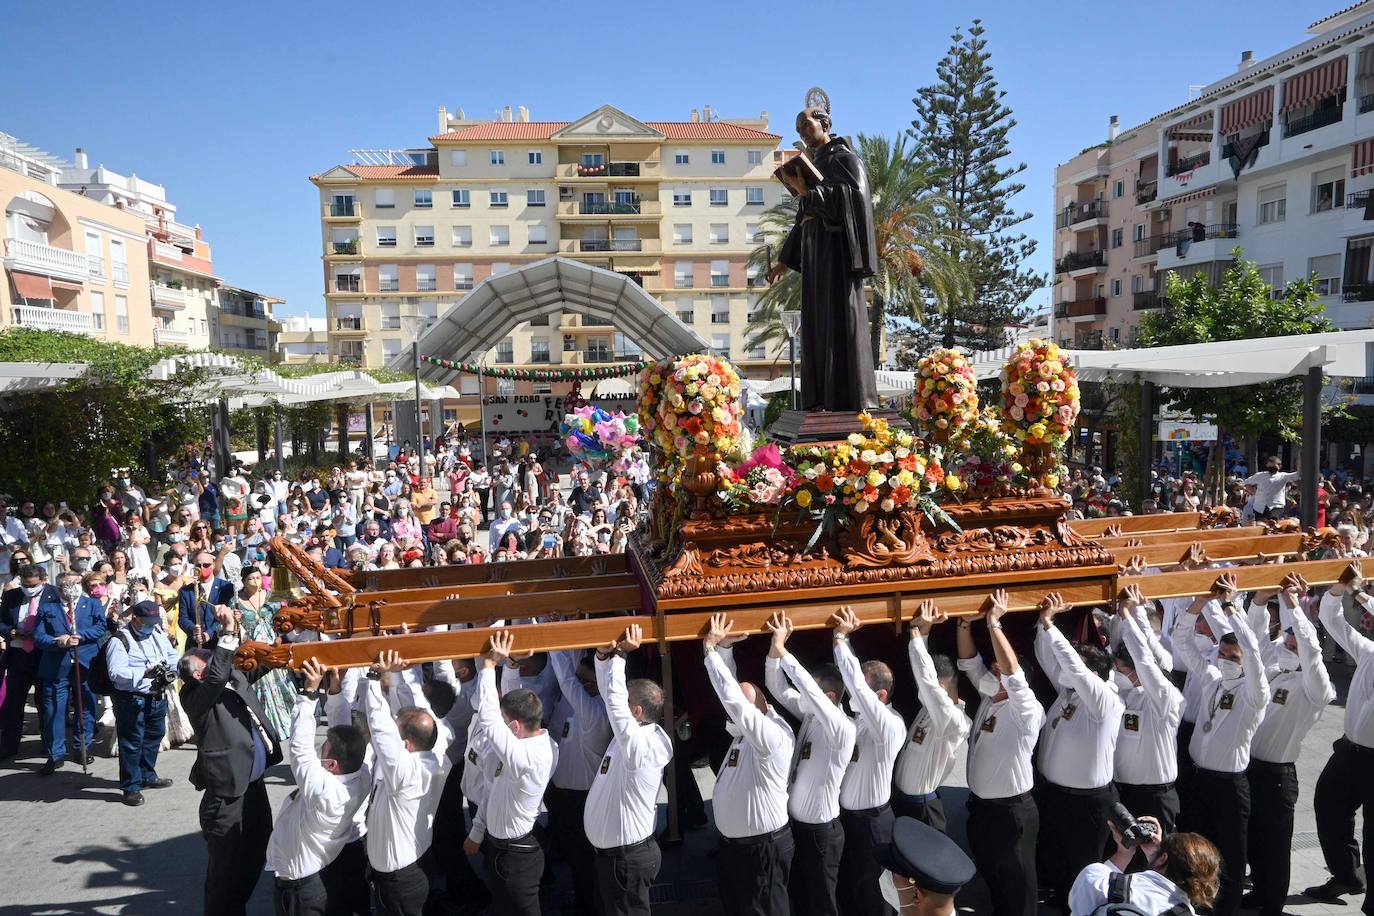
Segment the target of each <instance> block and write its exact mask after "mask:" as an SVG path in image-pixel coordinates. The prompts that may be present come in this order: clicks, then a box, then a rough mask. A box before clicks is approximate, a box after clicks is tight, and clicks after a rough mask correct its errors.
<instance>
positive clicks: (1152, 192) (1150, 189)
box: [1135, 179, 1159, 206]
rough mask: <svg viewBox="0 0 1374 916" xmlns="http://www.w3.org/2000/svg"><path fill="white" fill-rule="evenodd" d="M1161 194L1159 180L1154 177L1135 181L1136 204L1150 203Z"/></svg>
mask: <svg viewBox="0 0 1374 916" xmlns="http://www.w3.org/2000/svg"><path fill="white" fill-rule="evenodd" d="M1158 196H1159V182H1158V181H1155V180H1154V179H1150V180H1149V181H1137V182H1136V183H1135V202H1136V206H1141V205H1144V204H1148V203H1150V202H1151V201H1152V200H1154V199H1155V198H1156V197H1158Z"/></svg>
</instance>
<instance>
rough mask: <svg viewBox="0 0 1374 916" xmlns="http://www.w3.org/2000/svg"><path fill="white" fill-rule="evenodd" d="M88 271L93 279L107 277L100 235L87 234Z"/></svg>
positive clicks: (97, 233)
mask: <svg viewBox="0 0 1374 916" xmlns="http://www.w3.org/2000/svg"><path fill="white" fill-rule="evenodd" d="M86 270H87V271H89V272H90V275H91V276H92V277H103V276H105V254H104V252H102V251H101V247H100V233H99V232H87V233H86Z"/></svg>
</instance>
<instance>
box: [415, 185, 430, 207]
mask: <svg viewBox="0 0 1374 916" xmlns="http://www.w3.org/2000/svg"><path fill="white" fill-rule="evenodd" d="M433 208H434V192H433V191H431V190H428V189H425V190H423V191H416V192H415V209H417V210H432V209H433Z"/></svg>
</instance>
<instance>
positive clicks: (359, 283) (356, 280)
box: [334, 268, 363, 293]
mask: <svg viewBox="0 0 1374 916" xmlns="http://www.w3.org/2000/svg"><path fill="white" fill-rule="evenodd" d="M360 271H361V269H360V268H355V269H353V270H350V271H347V272H344V273H336V274H335V275H334V292H336V293H360V292H362V291H363V276H362V273H361V272H360Z"/></svg>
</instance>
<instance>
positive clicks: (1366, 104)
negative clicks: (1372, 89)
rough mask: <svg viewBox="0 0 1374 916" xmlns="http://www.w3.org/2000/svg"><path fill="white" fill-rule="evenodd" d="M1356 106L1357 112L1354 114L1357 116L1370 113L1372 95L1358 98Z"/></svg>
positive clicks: (1372, 107)
mask: <svg viewBox="0 0 1374 916" xmlns="http://www.w3.org/2000/svg"><path fill="white" fill-rule="evenodd" d="M1358 105H1359V111H1358V112H1356V113H1357V114H1367V113H1369V112H1371V111H1374V93H1370V94H1369V95H1362V96H1360V100H1359V102H1358Z"/></svg>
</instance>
